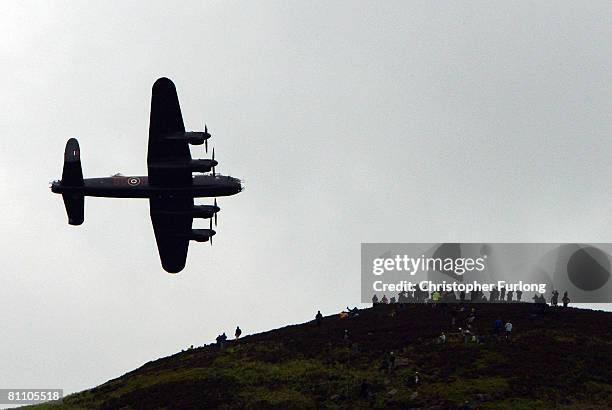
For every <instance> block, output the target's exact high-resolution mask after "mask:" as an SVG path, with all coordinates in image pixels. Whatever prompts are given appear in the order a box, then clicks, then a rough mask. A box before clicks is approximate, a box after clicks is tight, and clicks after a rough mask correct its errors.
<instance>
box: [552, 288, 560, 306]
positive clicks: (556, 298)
mask: <svg viewBox="0 0 612 410" xmlns="http://www.w3.org/2000/svg"><path fill="white" fill-rule="evenodd" d="M558 303H559V292H557V291H556V290H553V293H552V297H551V298H550V304H551V305H553V306H557V304H558Z"/></svg>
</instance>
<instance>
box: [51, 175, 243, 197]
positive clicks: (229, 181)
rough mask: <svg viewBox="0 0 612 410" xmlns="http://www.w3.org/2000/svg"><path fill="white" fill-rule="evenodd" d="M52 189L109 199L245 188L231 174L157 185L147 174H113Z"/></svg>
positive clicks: (209, 194) (220, 192) (216, 193)
mask: <svg viewBox="0 0 612 410" xmlns="http://www.w3.org/2000/svg"><path fill="white" fill-rule="evenodd" d="M51 191H53V192H55V193H57V194H63V193H79V194H81V195H84V196H95V197H106V198H172V197H175V196H189V197H193V198H203V197H217V196H229V195H234V194H237V193H239V192H240V191H242V183H241V181H240V180H239V179H238V178H234V177H230V176H227V175H216V176H213V175H194V176H193V178H192V183H191V185H183V186H172V187H167V186H157V185H150V184H149V178H148V177H147V176H123V175H121V176H112V177H106V178H87V179H84V180H83V185H79V186H70V185H64V184H62V183H61V181H54V182H53V183H52V184H51Z"/></svg>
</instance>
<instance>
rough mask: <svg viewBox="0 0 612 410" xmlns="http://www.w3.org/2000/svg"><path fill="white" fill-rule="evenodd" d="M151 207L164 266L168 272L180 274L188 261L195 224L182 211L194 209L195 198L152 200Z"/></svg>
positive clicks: (189, 216) (150, 201)
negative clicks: (190, 236)
mask: <svg viewBox="0 0 612 410" xmlns="http://www.w3.org/2000/svg"><path fill="white" fill-rule="evenodd" d="M149 207H150V212H151V222H153V231H154V232H155V240H156V241H157V250H158V251H159V258H160V259H161V263H162V266H163V267H164V269H165V270H166V271H168V272H171V273H177V272H180V271H181V270H182V269H183V268H184V267H185V261H186V260H187V249H188V247H189V237H188V235H189V233H190V232H191V225H192V223H193V217H192V216H191V215H188V214H184V213H181V212H180V211H184V210H186V209H193V198H190V197H174V198H163V199H159V198H150V199H149Z"/></svg>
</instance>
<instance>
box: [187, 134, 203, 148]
mask: <svg viewBox="0 0 612 410" xmlns="http://www.w3.org/2000/svg"><path fill="white" fill-rule="evenodd" d="M186 134H187V142H188V143H189V144H191V145H202V144H204V141H205V140H206V138H204V134H203V133H201V132H188V133H186Z"/></svg>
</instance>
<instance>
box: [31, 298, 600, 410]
mask: <svg viewBox="0 0 612 410" xmlns="http://www.w3.org/2000/svg"><path fill="white" fill-rule="evenodd" d="M458 306H459V305H447V306H446V307H442V306H436V307H432V306H430V305H420V304H419V305H405V306H404V307H400V306H399V305H378V306H376V307H374V308H369V309H363V310H361V311H360V312H359V316H358V317H351V318H347V319H340V317H339V315H332V316H327V317H324V318H323V320H322V323H321V326H320V327H318V326H316V324H315V322H314V321H312V322H307V323H303V324H297V325H290V326H286V327H283V328H280V329H276V330H271V331H267V332H263V333H259V334H254V335H250V336H247V337H244V338H243V339H240V340H239V341H230V342H227V343H226V345H225V346H224V348H222V349H220V348H219V347H218V346H216V345H208V346H203V347H198V348H195V349H190V350H187V351H184V352H180V353H176V354H174V355H172V356H168V357H164V358H160V359H157V360H154V361H151V362H148V363H146V364H145V365H143V366H142V367H140V368H138V369H136V370H134V371H131V372H129V373H126V374H124V375H123V376H121V377H118V378H116V379H113V380H110V381H108V382H106V383H104V384H102V385H100V386H98V387H95V388H93V389H90V390H86V391H83V392H80V393H76V394H73V395H70V396H68V397H66V398H64V400H63V402H62V403H61V404H50V403H47V404H43V405H40V406H36V407H35V408H37V409H41V408H49V409H64V408H66V409H68V408H99V409H117V408H122V409H152V408H155V409H162V408H163V409H186V408H286V407H291V408H321V407H324V408H328V407H329V408H414V409H417V408H421V409H438V410H440V409H459V408H466V409H467V408H472V409H476V408H481V409H548V408H560V409H563V408H567V409H570V408H571V409H575V408H581V409H589V408H590V409H609V408H612V384H611V381H612V359H611V358H612V340H611V338H610V336H611V330H612V313H608V312H602V311H593V310H583V309H576V308H561V307H557V308H552V307H547V308H546V309H545V310H542V309H541V306H536V305H534V304H531V303H520V304H516V303H508V304H466V305H465V309H464V310H463V311H462V312H456V311H455V309H456V308H457V307H458ZM472 308H474V309H475V317H476V319H475V320H474V324H473V330H474V332H475V333H477V334H479V335H483V337H484V341H483V343H476V342H472V341H468V342H467V343H464V340H463V338H462V337H460V336H459V335H458V334H457V330H458V328H459V327H462V326H463V328H465V323H466V320H467V318H468V316H469V315H470V312H471V309H472ZM453 312H454V313H453ZM453 316H455V322H456V323H455V325H454V326H453V325H452V317H453ZM497 318H501V319H503V320H504V321H511V322H512V324H513V332H512V333H513V336H512V340H511V341H506V340H504V338H503V337H500V338H499V339H497V338H496V337H494V335H493V333H492V329H493V324H494V321H495V320H496V319H497ZM345 331H346V332H345ZM442 331H444V332H445V333H446V334H447V336H448V338H447V342H446V343H439V342H438V336H439V335H440V333H441V332H442ZM345 333H346V334H347V336H345ZM391 351H393V355H394V356H395V357H396V359H395V367H394V369H392V370H391V371H388V369H381V367H386V366H387V365H383V364H384V363H385V360H386V359H388V357H389V354H390V352H391ZM417 371H418V372H419V375H420V383H419V384H418V385H417V386H414V385H413V383H412V380H413V379H414V374H415V372H417ZM466 401H467V402H469V404H468V405H467V407H461V406H466V404H465V402H466Z"/></svg>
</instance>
